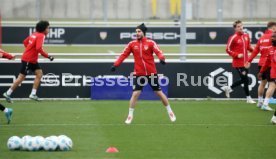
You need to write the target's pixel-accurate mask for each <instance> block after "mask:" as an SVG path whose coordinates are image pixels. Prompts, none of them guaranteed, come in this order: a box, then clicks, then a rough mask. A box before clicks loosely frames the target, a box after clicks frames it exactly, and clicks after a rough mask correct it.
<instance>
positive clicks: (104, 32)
mask: <svg viewBox="0 0 276 159" xmlns="http://www.w3.org/2000/svg"><path fill="white" fill-rule="evenodd" d="M100 38H101V39H102V40H105V39H106V38H107V32H106V31H101V32H100Z"/></svg>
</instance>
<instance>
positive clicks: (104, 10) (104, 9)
mask: <svg viewBox="0 0 276 159" xmlns="http://www.w3.org/2000/svg"><path fill="white" fill-rule="evenodd" d="M107 5H108V2H107V0H103V19H104V21H105V22H107V17H108V15H107V14H108V9H107V7H108V6H107Z"/></svg>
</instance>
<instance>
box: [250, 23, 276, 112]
mask: <svg viewBox="0 0 276 159" xmlns="http://www.w3.org/2000/svg"><path fill="white" fill-rule="evenodd" d="M273 32H276V22H268V23H267V30H266V31H265V34H264V35H263V36H261V37H260V39H259V40H258V42H257V45H256V47H255V48H254V50H253V52H252V54H251V56H250V57H249V59H248V62H247V63H246V67H247V68H249V67H250V65H251V64H250V63H251V62H252V60H253V59H254V58H255V57H256V56H257V54H258V53H259V52H260V54H261V56H260V60H259V64H258V65H259V70H260V69H261V67H262V66H263V65H264V64H265V61H266V59H267V56H268V53H269V49H270V47H271V36H272V34H273ZM267 82H268V83H269V86H270V84H271V83H272V84H273V83H274V81H273V80H271V78H270V66H269V68H268V69H267V70H266V71H265V72H264V73H263V74H262V78H261V83H260V85H259V87H258V103H257V107H258V108H261V109H262V110H269V111H271V110H272V108H270V107H269V105H268V103H269V100H270V98H265V100H264V99H263V96H264V90H265V86H266V84H267ZM268 96H270V95H268Z"/></svg>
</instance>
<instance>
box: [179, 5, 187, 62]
mask: <svg viewBox="0 0 276 159" xmlns="http://www.w3.org/2000/svg"><path fill="white" fill-rule="evenodd" d="M186 29H187V28H186V0H182V2H181V16H180V60H181V61H185V60H186V54H187V48H186V46H187V36H186V35H187V30H186Z"/></svg>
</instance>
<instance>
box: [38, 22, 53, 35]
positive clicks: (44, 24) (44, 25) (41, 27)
mask: <svg viewBox="0 0 276 159" xmlns="http://www.w3.org/2000/svg"><path fill="white" fill-rule="evenodd" d="M49 25H50V23H49V22H48V21H45V20H41V21H39V22H38V23H36V26H35V29H36V31H37V32H40V33H42V32H44V31H45V30H46V28H47V27H48V26H49Z"/></svg>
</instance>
